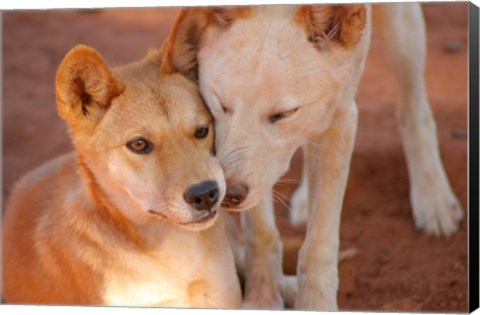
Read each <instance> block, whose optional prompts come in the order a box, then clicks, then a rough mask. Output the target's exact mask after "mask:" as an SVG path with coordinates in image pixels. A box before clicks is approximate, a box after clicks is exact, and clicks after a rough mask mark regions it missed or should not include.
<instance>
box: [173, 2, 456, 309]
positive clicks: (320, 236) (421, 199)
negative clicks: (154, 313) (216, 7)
mask: <svg viewBox="0 0 480 315" xmlns="http://www.w3.org/2000/svg"><path fill="white" fill-rule="evenodd" d="M245 10H248V15H247V16H246V17H245V18H241V19H234V20H233V21H231V20H228V25H226V26H219V25H209V24H208V23H205V21H208V18H207V17H208V16H209V14H212V11H209V10H208V9H201V10H198V9H194V10H189V9H186V10H183V11H182V13H181V14H180V18H179V20H177V23H176V24H175V26H174V28H173V30H172V33H171V36H170V43H171V45H175V46H176V47H177V49H178V50H180V51H182V50H183V51H184V52H185V53H186V55H188V60H191V61H192V62H191V63H188V64H182V60H177V66H176V69H179V71H181V72H182V73H184V74H185V75H187V76H191V77H195V78H196V77H197V76H198V81H199V86H200V90H201V93H202V96H203V98H204V99H205V101H206V103H207V106H208V107H209V109H210V111H211V112H212V114H213V116H214V118H215V128H216V140H215V146H216V151H217V156H218V158H219V159H220V161H221V163H222V165H223V168H224V172H225V177H226V182H227V183H228V185H229V186H230V187H248V188H249V189H248V194H247V195H246V197H245V198H244V199H242V202H241V203H239V204H237V205H234V206H231V207H229V209H228V210H232V211H243V210H249V209H250V210H249V211H247V212H246V213H245V214H242V215H243V216H242V223H243V225H244V228H245V232H246V236H245V239H246V245H247V249H246V253H245V257H246V260H245V262H244V264H237V265H238V266H242V265H244V268H245V276H246V293H245V298H246V301H245V303H244V305H245V306H246V307H251V308H283V307H284V300H285V301H287V302H288V301H292V299H293V297H295V303H294V304H295V305H294V306H295V308H297V309H316V310H335V309H337V301H336V294H337V290H338V267H337V264H338V258H339V255H338V248H339V242H340V241H339V226H340V214H341V209H342V203H343V197H344V192H345V187H346V183H347V179H348V172H349V164H350V158H351V155H352V151H353V146H354V139H355V133H356V128H357V108H356V104H355V101H354V98H355V93H356V89H357V86H358V82H359V80H360V77H361V74H362V71H363V67H364V63H365V59H366V56H367V52H368V48H369V44H370V34H371V28H372V24H375V26H377V27H378V28H379V30H380V34H381V37H382V39H383V40H384V43H385V47H386V48H387V55H388V59H389V60H390V63H391V65H392V68H393V70H394V73H395V76H396V78H397V81H398V85H399V87H400V91H401V92H402V96H401V99H400V106H399V107H398V108H399V110H398V112H399V115H398V116H399V125H400V130H401V132H402V139H403V141H404V144H405V146H404V148H405V153H406V156H407V162H408V166H409V167H408V168H409V175H410V183H411V201H412V208H413V213H414V217H415V224H416V226H417V227H418V228H419V229H421V230H423V231H425V232H427V233H429V234H435V235H450V234H451V233H453V232H455V231H456V230H457V228H458V222H459V221H460V220H461V219H462V216H463V215H462V210H461V207H460V205H459V203H458V201H457V199H456V197H455V195H454V194H453V192H452V189H451V187H450V185H449V183H448V179H447V177H446V175H445V171H444V169H443V166H442V164H441V161H440V157H439V152H438V143H437V139H436V134H435V124H434V120H433V117H432V114H431V111H430V108H429V104H428V99H427V97H426V91H425V84H424V82H423V69H424V63H425V61H424V60H425V54H426V53H425V29H424V25H423V18H422V15H421V9H420V6H419V4H384V5H383V4H382V5H373V6H372V5H364V4H354V5H313V6H298V7H297V6H252V7H246V8H245ZM372 11H373V13H372ZM372 16H373V18H374V21H373V22H374V23H372ZM199 21H203V22H202V23H203V24H199ZM185 26H188V30H190V31H191V32H187V33H186V32H185V30H186V28H185ZM195 32H197V33H195ZM186 34H188V37H193V38H195V42H196V45H194V46H192V45H190V46H188V45H185V43H184V42H182V41H179V40H178V39H179V38H182V36H183V37H184V36H186ZM182 47H183V48H182ZM299 147H303V148H304V149H305V150H304V151H305V157H306V158H305V160H306V163H305V170H304V175H305V176H304V179H303V181H302V184H301V185H300V188H299V190H298V191H297V192H296V193H295V195H294V197H293V199H292V208H293V211H292V212H291V213H292V221H293V222H295V223H301V222H305V221H307V235H306V239H305V241H304V244H303V246H302V248H301V250H300V253H299V262H298V265H297V276H298V278H297V286H295V287H291V286H292V284H294V283H295V282H293V281H292V278H290V277H289V278H285V277H284V276H283V275H282V270H281V260H282V244H281V242H280V236H279V233H278V231H277V229H276V227H275V221H274V216H273V214H272V212H273V205H272V194H271V189H272V187H273V185H274V183H275V182H276V181H277V180H278V178H279V177H280V176H281V175H282V174H283V173H284V172H285V171H286V170H287V169H288V166H289V162H290V160H291V157H292V155H293V153H294V152H295V150H297V149H298V148H299ZM373 158H374V157H373ZM427 179H428V180H427ZM427 181H428V182H429V183H430V184H427ZM242 185H243V186H242ZM227 191H228V190H227ZM244 191H245V190H244ZM227 198H228V195H227ZM372 228H374V227H372ZM237 256H239V257H240V256H241V255H237ZM282 295H283V296H282Z"/></svg>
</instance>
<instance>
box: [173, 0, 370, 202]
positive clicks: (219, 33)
mask: <svg viewBox="0 0 480 315" xmlns="http://www.w3.org/2000/svg"><path fill="white" fill-rule="evenodd" d="M368 14H369V11H368V8H367V7H366V6H364V5H316V6H300V7H295V6H268V7H262V6H259V7H238V8H210V9H205V8H197V9H186V10H184V11H182V12H181V13H180V15H179V16H178V18H177V21H176V23H175V25H174V29H173V31H172V33H171V35H170V38H169V39H168V40H167V43H168V44H169V45H170V46H171V47H173V48H172V49H171V50H170V51H171V52H172V54H171V55H167V57H168V58H169V60H170V62H169V66H170V68H171V69H170V70H171V71H179V72H181V73H184V74H185V75H187V76H189V77H190V78H192V79H198V81H199V85H200V90H201V93H202V95H203V97H204V99H205V101H206V103H207V105H208V107H209V108H210V111H211V112H212V114H213V116H214V118H215V130H216V143H215V146H216V150H217V157H218V158H219V159H220V161H221V163H222V166H223V168H224V172H225V177H226V182H227V186H228V188H227V196H226V198H225V202H224V206H225V207H227V208H229V209H230V210H244V209H248V208H250V207H252V206H254V205H255V204H257V203H258V202H259V201H260V200H261V198H262V197H263V195H264V193H265V192H266V190H267V189H269V188H270V187H272V186H273V184H274V183H275V182H276V181H277V180H278V178H279V177H280V176H281V175H282V174H283V173H284V172H285V171H286V170H287V169H288V166H289V163H290V159H291V157H292V155H293V153H294V152H295V150H296V149H297V148H298V147H300V146H302V145H305V144H306V143H307V142H308V141H309V140H310V139H311V138H312V137H313V136H315V135H319V134H321V133H322V132H323V131H325V130H326V129H327V128H328V126H329V123H330V121H331V117H332V116H333V113H334V112H335V109H336V108H337V106H338V104H341V103H342V102H345V100H347V99H350V100H351V99H353V94H354V93H355V86H356V83H357V82H358V79H359V77H360V73H361V69H362V67H363V62H364V59H365V55H366V54H365V52H366V50H367V48H368V40H369V39H368V36H367V35H368V32H369V27H368V26H369V24H368V23H367V21H368Z"/></svg>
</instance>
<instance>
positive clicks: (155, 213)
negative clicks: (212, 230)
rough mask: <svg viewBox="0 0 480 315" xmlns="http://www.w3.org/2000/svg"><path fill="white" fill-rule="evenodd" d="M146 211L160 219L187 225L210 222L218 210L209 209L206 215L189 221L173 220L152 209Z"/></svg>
mask: <svg viewBox="0 0 480 315" xmlns="http://www.w3.org/2000/svg"><path fill="white" fill-rule="evenodd" d="M148 213H150V214H153V215H155V216H157V217H159V218H160V219H163V220H167V221H170V222H173V223H175V224H178V225H183V226H188V225H200V224H204V223H207V222H210V221H211V220H213V219H215V218H216V216H217V213H218V212H217V210H210V211H209V212H208V214H207V215H206V216H204V217H203V218H201V219H199V220H196V221H190V222H178V221H175V220H173V219H171V218H169V217H167V216H166V215H164V214H162V213H160V212H157V211H154V210H148Z"/></svg>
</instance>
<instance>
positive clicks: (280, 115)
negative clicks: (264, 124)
mask: <svg viewBox="0 0 480 315" xmlns="http://www.w3.org/2000/svg"><path fill="white" fill-rule="evenodd" d="M297 110H298V107H297V108H294V109H291V110H288V111H286V112H283V113H278V114H275V115H272V116H270V117H269V118H268V119H269V120H270V122H271V123H272V124H273V123H275V122H277V121H279V120H282V119H284V118H287V117H288V116H290V115H292V114H293V113H295V112H296V111H297Z"/></svg>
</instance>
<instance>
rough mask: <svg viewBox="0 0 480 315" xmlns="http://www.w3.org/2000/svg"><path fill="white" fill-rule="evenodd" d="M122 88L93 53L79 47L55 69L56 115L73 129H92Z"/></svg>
mask: <svg viewBox="0 0 480 315" xmlns="http://www.w3.org/2000/svg"><path fill="white" fill-rule="evenodd" d="M124 89H125V86H124V85H123V84H122V83H121V82H120V81H119V80H118V79H116V78H115V77H114V76H113V74H112V72H111V70H110V68H109V67H108V65H107V64H106V63H105V61H104V60H103V58H102V56H101V55H100V54H99V53H98V52H97V51H96V50H94V49H93V48H90V47H88V46H84V45H78V46H76V47H75V48H73V49H72V50H70V51H69V52H68V53H67V55H66V56H65V57H64V58H63V61H62V62H61V64H60V66H59V68H58V70H57V75H56V79H55V92H56V98H57V107H58V112H59V114H60V116H61V117H62V118H63V119H65V120H66V121H67V122H68V123H69V125H70V126H71V127H72V128H77V127H89V128H92V127H94V126H95V125H96V124H97V123H98V122H99V121H100V120H101V119H102V117H103V115H104V114H105V112H106V111H107V110H108V108H109V107H110V104H111V101H112V99H113V98H115V97H117V96H119V95H120V94H121V93H122V92H123V91H124Z"/></svg>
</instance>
